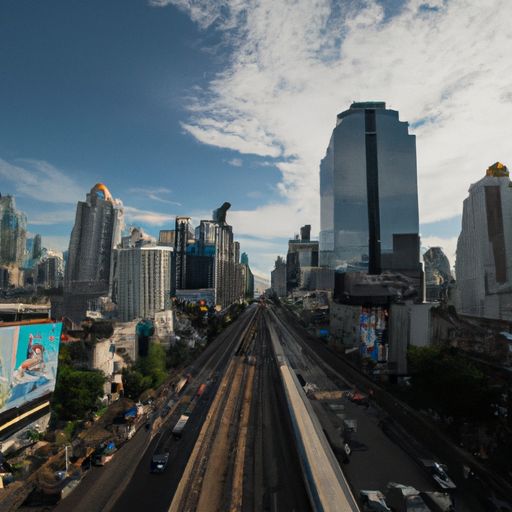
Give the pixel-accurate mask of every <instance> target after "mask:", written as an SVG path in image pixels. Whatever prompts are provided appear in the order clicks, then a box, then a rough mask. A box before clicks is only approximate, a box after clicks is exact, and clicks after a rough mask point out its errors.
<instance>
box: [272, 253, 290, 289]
mask: <svg viewBox="0 0 512 512" xmlns="http://www.w3.org/2000/svg"><path fill="white" fill-rule="evenodd" d="M270 283H271V284H270V287H271V288H272V290H274V292H275V294H276V295H277V296H278V297H286V262H285V261H284V259H283V258H282V257H281V256H278V257H277V259H276V262H275V268H274V270H272V272H271V273H270Z"/></svg>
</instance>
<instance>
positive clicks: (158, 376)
mask: <svg viewBox="0 0 512 512" xmlns="http://www.w3.org/2000/svg"><path fill="white" fill-rule="evenodd" d="M165 356H166V354H165V349H164V347H162V345H160V344H159V343H152V344H151V345H150V346H149V350H148V355H147V357H144V358H141V359H140V361H139V364H138V367H139V368H140V371H141V373H142V374H143V375H145V376H147V377H149V378H150V379H151V387H153V388H157V387H158V386H160V384H162V383H163V382H164V380H165V378H166V377H167V371H166V368H165V359H166V357H165Z"/></svg>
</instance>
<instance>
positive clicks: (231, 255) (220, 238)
mask: <svg viewBox="0 0 512 512" xmlns="http://www.w3.org/2000/svg"><path fill="white" fill-rule="evenodd" d="M234 266H235V251H234V244H233V228H232V227H231V226H229V225H228V224H226V223H225V222H222V223H219V224H218V225H217V226H216V230H215V264H214V288H215V303H216V304H219V305H220V306H222V307H223V308H225V307H227V306H229V305H230V304H231V303H232V302H233V298H234V295H235V293H234V286H235V283H234V280H235V272H234Z"/></svg>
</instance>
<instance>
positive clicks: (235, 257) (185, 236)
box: [174, 203, 246, 308]
mask: <svg viewBox="0 0 512 512" xmlns="http://www.w3.org/2000/svg"><path fill="white" fill-rule="evenodd" d="M229 207H230V204H229V203H224V204H223V205H222V206H221V207H220V208H217V209H216V210H214V212H213V215H212V217H213V219H212V220H202V221H201V222H200V224H199V226H198V227H197V228H196V229H195V230H193V229H192V224H191V219H190V217H176V225H175V232H176V234H175V246H174V253H175V254H174V258H175V261H176V268H175V273H176V292H177V295H179V296H181V297H184V296H191V295H190V294H188V292H191V291H192V290H197V289H203V290H210V291H211V292H212V293H213V295H214V303H215V304H216V305H218V306H220V307H223V308H224V307H227V306H229V305H230V304H231V303H233V302H234V301H236V300H239V299H242V298H243V296H244V290H245V275H246V274H244V270H243V269H242V265H241V264H240V262H239V260H240V244H239V243H238V242H235V241H234V240H233V229H232V227H231V226H229V225H228V224H227V223H226V212H227V210H228V209H229ZM194 235H195V238H194ZM185 292H187V293H185Z"/></svg>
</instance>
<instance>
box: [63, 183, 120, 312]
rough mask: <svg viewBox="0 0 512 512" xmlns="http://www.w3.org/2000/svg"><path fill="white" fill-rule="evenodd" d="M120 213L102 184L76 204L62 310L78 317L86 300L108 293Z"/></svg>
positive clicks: (118, 235) (115, 201) (118, 207)
mask: <svg viewBox="0 0 512 512" xmlns="http://www.w3.org/2000/svg"><path fill="white" fill-rule="evenodd" d="M123 228H124V212H123V206H122V203H121V201H119V200H116V199H113V198H112V195H111V194H110V192H109V190H108V188H107V187H106V186H105V185H104V184H103V183H98V184H96V185H95V186H94V187H93V188H92V189H91V191H90V192H89V193H88V194H87V197H86V200H85V201H80V202H79V203H78V205H77V207H76V217H75V225H74V226H73V230H72V232H71V238H70V241H69V253H68V261H67V264H66V270H65V278H64V293H65V297H64V312H65V314H66V316H69V317H70V318H71V319H72V320H74V321H79V320H81V319H82V317H83V315H84V313H85V311H86V310H87V309H88V302H89V301H91V300H94V299H96V298H98V297H100V296H102V295H107V294H108V293H109V278H110V271H111V269H110V267H111V261H112V252H113V250H114V248H115V247H117V245H118V244H119V243H120V242H121V233H122V230H123Z"/></svg>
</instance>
